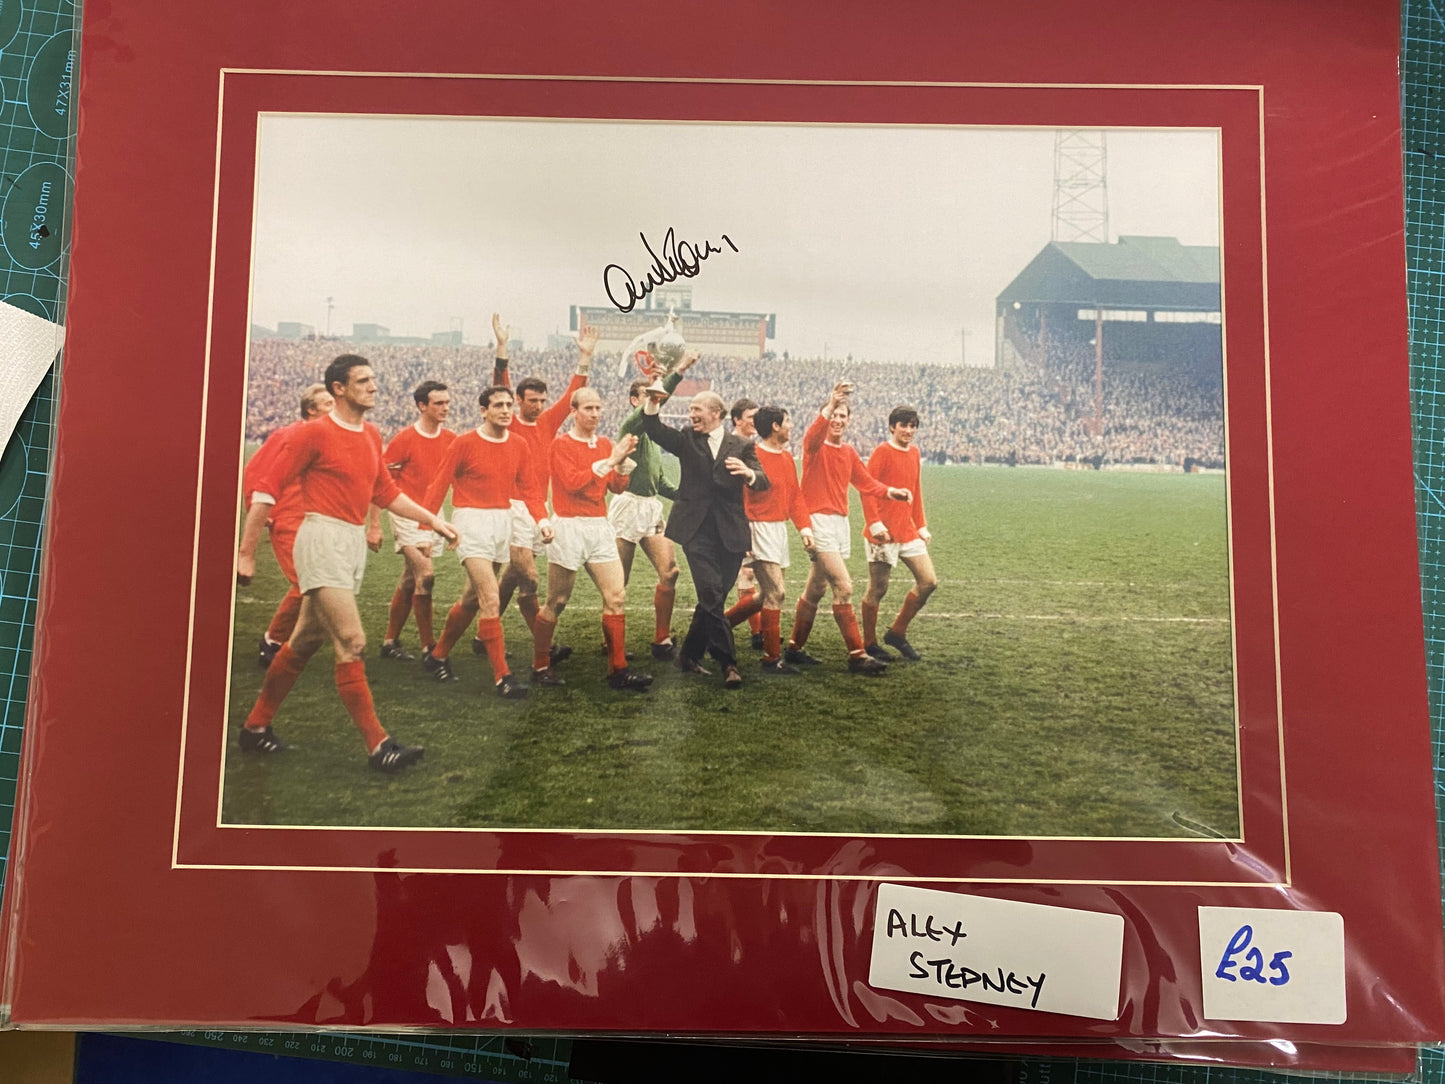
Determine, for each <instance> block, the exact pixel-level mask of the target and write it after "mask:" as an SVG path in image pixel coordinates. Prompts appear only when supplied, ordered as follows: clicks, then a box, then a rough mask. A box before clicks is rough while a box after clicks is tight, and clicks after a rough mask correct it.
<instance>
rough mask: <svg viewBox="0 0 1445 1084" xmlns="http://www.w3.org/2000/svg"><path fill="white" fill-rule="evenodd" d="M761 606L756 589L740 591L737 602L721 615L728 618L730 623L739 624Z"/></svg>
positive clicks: (748, 618)
mask: <svg viewBox="0 0 1445 1084" xmlns="http://www.w3.org/2000/svg"><path fill="white" fill-rule="evenodd" d="M762 608H763V600H762V597H761V596H760V595H759V594H758V593H757V592H756V591H740V592H739V593H738V600H737V602H736V603H734V604H733V607H732V609H730V610H728V611H727V612H726V613H724V614H723V616H724V617H726V618H727V619H728V622H729V623H730V624H732V625H734V626H736V625H741V624H742V623H743V622H744V621H748V620H751V618H752V617H753V615H754V614H756V613H757V612H758V611H759V610H761V609H762Z"/></svg>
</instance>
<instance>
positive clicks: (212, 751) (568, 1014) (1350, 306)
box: [5, 0, 1445, 1046]
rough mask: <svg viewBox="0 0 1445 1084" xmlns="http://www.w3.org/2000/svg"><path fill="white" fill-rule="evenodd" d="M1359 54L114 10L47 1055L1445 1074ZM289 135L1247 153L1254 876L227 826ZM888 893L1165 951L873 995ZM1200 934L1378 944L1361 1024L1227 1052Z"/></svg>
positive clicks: (48, 572) (77, 403)
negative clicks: (359, 1035) (748, 1044)
mask: <svg viewBox="0 0 1445 1084" xmlns="http://www.w3.org/2000/svg"><path fill="white" fill-rule="evenodd" d="M1323 14H1324V15H1325V17H1321V15H1322V13H1321V12H1320V11H1319V10H1317V9H1314V10H1310V11H1308V12H1305V11H1302V10H1301V9H1299V7H1298V5H1294V4H1291V3H1285V2H1274V3H1222V2H1221V3H1210V4H1205V5H1203V6H1200V5H1194V6H1193V7H1191V8H1189V9H1188V10H1187V11H1185V10H1180V11H1174V10H1159V11H1153V12H1151V13H1150V15H1149V18H1148V19H1147V20H1143V19H1141V18H1140V17H1139V15H1138V12H1137V9H1136V8H1134V7H1132V6H1130V5H1125V4H1117V3H1095V4H1091V5H1082V6H1081V5H1074V4H1064V3H1042V4H1038V5H1032V6H1030V8H1029V9H1028V10H1020V11H1016V12H1009V13H1002V12H999V13H990V14H987V15H980V14H979V13H977V12H970V11H966V10H964V9H961V8H955V9H951V10H943V9H940V8H938V6H936V5H921V4H920V5H904V6H903V7H902V8H898V7H895V8H892V9H890V14H889V16H888V18H887V20H886V21H884V20H883V19H882V17H881V16H880V15H879V14H878V13H877V11H876V9H874V8H872V7H865V6H864V5H861V4H845V5H828V6H826V7H824V6H822V5H818V6H817V7H816V8H810V7H808V6H799V5H793V6H791V7H788V8H777V7H774V6H772V5H765V4H744V5H737V4H733V5H728V6H726V7H723V6H722V5H717V6H688V7H686V8H685V9H679V7H678V6H677V5H668V4H653V3H646V4H643V5H640V6H635V7H633V8H632V9H630V10H629V12H628V20H627V22H626V23H625V24H621V23H619V22H617V21H616V19H615V17H614V15H613V14H612V13H611V12H609V11H606V10H603V9H598V8H595V7H588V6H584V5H569V4H541V5H528V6H526V7H525V8H516V7H512V6H501V5H480V6H479V5H476V4H470V3H467V4H464V3H430V4H426V5H424V6H421V7H419V8H415V9H412V10H406V11H402V10H400V9H398V8H396V7H395V6H394V5H391V6H388V5H382V4H376V3H360V4H358V3H348V4H339V3H323V2H315V3H306V4H300V5H298V4H292V3H284V4H283V3H271V2H262V3H257V4H250V5H243V6H239V7H237V8H236V9H235V10H216V11H208V12H206V13H205V14H204V15H203V16H200V15H195V14H194V13H192V15H191V16H190V17H189V18H187V19H186V20H184V21H181V20H177V19H176V18H175V17H174V13H173V12H172V11H171V10H170V9H168V8H167V6H166V5H162V4H159V3H154V2H151V0H146V2H143V3H131V4H126V5H123V6H120V7H115V8H112V7H111V6H109V5H107V4H104V3H95V4H90V5H88V6H87V8H86V11H85V22H84V33H83V40H82V69H81V91H80V103H81V128H80V142H79V150H78V175H77V178H76V185H77V196H76V209H75V225H74V234H73V236H74V242H73V260H72V286H71V298H70V305H69V310H68V311H69V312H70V315H71V327H70V329H69V334H68V337H69V344H70V345H69V349H68V351H67V355H66V361H65V369H64V373H63V385H62V392H61V408H60V419H59V425H58V438H57V439H58V446H57V449H56V456H55V478H54V489H53V494H54V500H53V504H52V515H51V523H50V527H49V535H48V540H47V553H46V567H45V580H44V586H43V592H42V611H41V614H40V617H39V620H38V622H37V625H38V629H39V636H38V644H37V650H36V664H35V665H36V672H35V676H34V681H33V682H32V704H31V709H30V719H29V722H28V729H27V745H26V751H25V765H26V768H25V775H24V779H23V783H22V792H21V796H20V803H19V806H18V813H17V824H16V843H15V857H14V864H13V865H12V870H13V873H12V886H11V887H12V891H11V892H10V894H9V896H8V899H7V912H6V931H7V938H6V947H7V950H8V953H7V960H6V964H7V974H6V996H5V1002H6V1004H7V1005H8V1007H9V1013H10V1018H11V1020H12V1021H13V1022H15V1023H17V1024H20V1025H22V1026H24V1025H55V1026H82V1025H87V1024H105V1025H107V1026H112V1027H113V1026H125V1025H157V1024H186V1025H197V1024H207V1025H217V1026H239V1025H277V1024H295V1025H326V1026H331V1027H336V1026H348V1027H349V1026H373V1027H377V1028H397V1027H403V1026H438V1027H444V1026H487V1027H497V1028H516V1029H525V1030H560V1031H571V1032H578V1031H607V1030H618V1031H633V1032H635V1031H646V1030H664V1031H669V1032H674V1033H683V1032H696V1033H712V1034H718V1033H744V1032H764V1033H776V1034H791V1035H797V1034H803V1035H810V1034H818V1035H822V1034H833V1033H845V1034H852V1035H876V1036H888V1037H900V1036H915V1037H918V1036H930V1037H940V1038H944V1037H946V1038H951V1039H959V1040H963V1039H967V1038H968V1037H970V1036H971V1035H974V1034H978V1033H987V1034H989V1035H990V1036H991V1037H994V1036H998V1035H1000V1034H1002V1035H1017V1036H1021V1037H1022V1036H1031V1035H1054V1036H1063V1037H1078V1038H1106V1039H1131V1040H1138V1039H1154V1038H1171V1037H1187V1038H1210V1037H1219V1038H1230V1039H1243V1040H1256V1039H1269V1038H1273V1037H1276V1036H1279V1035H1282V1034H1286V1033H1287V1034H1288V1035H1290V1036H1291V1037H1293V1038H1295V1039H1297V1040H1300V1041H1304V1042H1311V1043H1337V1044H1341V1045H1353V1046H1365V1045H1369V1044H1375V1043H1413V1042H1419V1041H1425V1040H1429V1039H1439V1038H1442V1037H1445V993H1442V991H1445V983H1442V974H1445V964H1442V946H1441V930H1440V919H1439V916H1440V910H1439V904H1440V896H1439V879H1438V864H1437V857H1436V850H1435V829H1434V823H1435V822H1434V808H1433V803H1432V795H1431V786H1430V756H1429V746H1428V725H1427V717H1426V705H1425V696H1424V690H1425V681H1424V649H1423V642H1422V635H1421V623H1420V613H1419V583H1418V574H1417V557H1416V548H1415V519H1414V504H1413V500H1414V494H1413V486H1412V483H1411V471H1410V463H1411V459H1410V453H1411V449H1410V440H1409V432H1410V429H1409V416H1408V395H1407V371H1406V337H1405V336H1406V319H1405V317H1406V314H1405V307H1404V299H1405V289H1404V260H1403V225H1402V196H1401V183H1400V145H1399V124H1398V119H1397V118H1398V115H1399V111H1398V89H1397V83H1396V71H1395V63H1394V57H1395V50H1396V42H1397V40H1398V23H1397V19H1398V13H1397V11H1396V10H1395V8H1394V6H1393V5H1391V4H1389V3H1370V4H1349V5H1344V4H1341V5H1335V6H1333V7H1332V8H1331V9H1330V10H1329V11H1328V12H1325V13H1323ZM272 113H296V114H367V115H375V116H390V115H445V116H461V117H471V116H489V117H517V118H589V119H609V118H630V119H637V118H642V119H647V120H687V121H697V120H702V121H712V122H717V123H738V122H746V123H756V124H777V123H794V124H825V123H827V124H852V125H884V126H886V125H940V126H949V125H979V126H999V127H1010V126H1047V127H1070V128H1114V127H1118V128H1132V127H1157V128H1164V129H1172V128H1212V129H1217V130H1218V131H1219V133H1220V148H1221V170H1220V185H1221V211H1222V222H1223V227H1222V236H1223V243H1222V252H1223V288H1224V293H1225V295H1226V297H1227V299H1228V300H1227V305H1228V320H1227V322H1226V326H1225V330H1224V347H1225V350H1224V354H1225V374H1226V388H1227V392H1226V409H1227V421H1228V454H1229V476H1228V499H1229V516H1230V524H1229V525H1230V558H1231V564H1230V570H1231V581H1230V591H1231V599H1232V605H1233V609H1232V614H1233V631H1234V660H1233V661H1234V681H1235V688H1234V692H1235V707H1236V716H1237V725H1238V731H1237V737H1238V757H1239V772H1240V791H1239V807H1240V819H1241V823H1242V825H1243V826H1244V827H1243V829H1242V832H1241V834H1240V836H1239V838H1237V839H1222V840H1217V839H1199V840H1193V841H1184V842H1181V841H1178V840H1173V841H1169V842H1162V841H1158V840H1135V839H1127V840H1126V839H1078V838H1037V839H1034V838H1030V839H1020V838H997V839H989V838H976V837H956V838H936V837H923V836H918V837H899V836H887V837H882V836H879V837H872V836H863V837H857V838H839V837H837V836H829V835H822V834H818V835H807V834H783V833H777V834H767V833H762V832H756V833H737V832H729V833H711V834H710V833H706V832H698V831H690V832H686V833H679V832H647V833H641V832H628V831H623V830H618V831H614V832H606V833H596V832H592V833H585V832H569V831H541V830H538V831H515V830H514V831H495V832H492V831H479V830H467V831H447V830H426V831H418V830H409V829H391V828H388V829H382V828H349V829H327V830H316V829H310V828H294V827H293V828H285V827H274V828H266V829H265V830H262V829H259V828H252V827H237V826H234V825H227V824H224V823H222V822H221V820H220V818H219V817H218V816H217V812H216V811H217V809H218V804H219V802H220V801H221V798H222V795H221V788H222V756H223V751H224V749H223V746H224V737H225V736H224V735H223V734H222V730H223V729H224V727H223V720H224V718H225V704H226V696H227V681H228V670H227V666H228V662H229V646H228V645H229V637H230V630H231V622H232V610H233V605H234V598H233V593H232V583H233V579H232V577H233V560H234V538H235V531H236V525H237V520H236V509H235V500H234V498H235V493H236V489H237V484H238V482H237V479H238V475H239V470H240V465H241V464H240V458H239V452H240V448H241V430H240V426H239V424H238V421H239V416H240V415H241V413H242V409H241V404H242V402H243V398H244V396H245V393H246V385H245V380H246V373H245V356H246V336H247V333H248V320H249V316H250V310H249V307H248V306H249V293H248V290H249V275H250V270H251V259H252V257H253V253H252V251H251V245H252V230H253V205H254V198H255V183H256V177H257V168H258V166H257V140H256V131H257V119H258V117H260V116H261V115H263V114H272ZM1347 432H1353V433H1355V434H1361V435H1363V434H1368V437H1369V440H1368V448H1369V453H1368V454H1358V451H1356V450H1355V448H1357V446H1358V445H1357V442H1356V440H1353V439H1342V434H1344V433H1347ZM142 446H143V447H144V452H143V453H142V454H141V455H135V454H134V453H131V454H126V453H127V452H128V451H129V450H130V449H135V448H138V447H142ZM118 464H123V465H122V466H119V467H118ZM139 522H144V524H145V525H146V530H145V531H144V532H142V531H140V530H131V529H129V526H130V525H133V524H137V523H139ZM116 525H125V526H126V528H127V529H123V530H117V529H115V526H116ZM98 644H103V645H104V650H98V649H97V645H98ZM882 880H887V881H899V882H909V883H918V884H926V885H928V886H930V887H934V888H949V889H955V890H959V891H969V892H976V893H980V894H984V895H993V896H1001V897H1005V898H1009V899H1015V900H1020V901H1025V902H1035V903H1052V904H1056V905H1062V906H1072V907H1078V908H1083V909H1087V910H1096V911H1103V912H1108V913H1111V914H1119V915H1122V916H1123V917H1124V919H1125V923H1126V933H1125V948H1124V966H1123V988H1122V992H1121V1006H1122V1008H1121V1012H1120V1015H1119V1017H1118V1019H1117V1020H1114V1021H1108V1022H1098V1021H1086V1020H1082V1019H1075V1018H1068V1017H1061V1016H1043V1015H1039V1014H1031V1013H1027V1012H1021V1011H1012V1010H1006V1009H1002V1010H1000V1009H987V1010H986V1011H979V1010H977V1009H976V1008H974V1007H969V1008H968V1009H967V1010H966V1011H965V1010H964V1009H963V1008H962V1004H961V1003H959V1002H950V1001H946V1000H940V1001H937V1002H930V1001H928V1000H927V999H922V998H917V997H913V996H912V995H902V996H900V995H897V994H893V993H883V992H881V991H877V990H873V989H870V988H869V987H868V986H867V983H866V977H867V967H868V952H869V943H870V939H871V935H872V921H873V919H872V902H873V895H874V892H875V890H876V885H877V883H878V882H879V881H882ZM1203 904H1208V905H1224V906H1245V907H1261V906H1262V907H1280V908H1296V909H1304V910H1330V911H1338V912H1340V913H1341V914H1342V915H1343V916H1344V921H1345V928H1346V930H1347V932H1348V940H1347V988H1346V994H1347V1002H1348V1005H1349V1010H1350V1011H1349V1016H1348V1019H1347V1021H1346V1022H1345V1023H1344V1024H1340V1025H1333V1026H1328V1027H1327V1026H1321V1025H1291V1026H1290V1027H1289V1028H1288V1029H1287V1031H1285V1030H1282V1029H1281V1026H1279V1025H1272V1024H1264V1023H1233V1024H1221V1023H1216V1022H1212V1021H1206V1020H1205V1019H1204V1018H1203V1014H1202V1009H1201V1001H1200V990H1199V976H1198V959H1199V948H1198V936H1197V927H1196V915H1197V908H1198V907H1199V906H1200V905H1203ZM459 952H461V953H463V954H464V955H465V956H466V958H467V960H468V961H469V963H468V965H467V967H466V968H464V969H461V968H458V967H457V966H456V960H457V959H458V953H459ZM445 961H450V963H443V965H442V966H441V967H440V968H439V966H438V965H439V962H445ZM438 974H441V975H444V976H445V978H444V979H443V980H442V984H443V987H444V989H445V991H446V992H445V996H444V997H440V998H439V997H438V995H437V991H436V982H437V981H438V980H437V975H438Z"/></svg>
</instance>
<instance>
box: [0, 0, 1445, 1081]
mask: <svg viewBox="0 0 1445 1084" xmlns="http://www.w3.org/2000/svg"><path fill="white" fill-rule="evenodd" d="M1403 12H1404V41H1403V43H1402V80H1403V83H1402V86H1403V91H1404V140H1405V186H1406V230H1407V252H1408V260H1409V276H1410V301H1411V325H1410V336H1411V356H1412V362H1413V364H1412V391H1413V396H1414V400H1413V401H1414V409H1415V425H1416V430H1415V432H1416V482H1417V496H1418V508H1419V523H1420V547H1421V562H1422V564H1421V572H1422V578H1423V583H1424V603H1425V624H1426V639H1427V642H1428V645H1429V649H1430V657H1429V678H1430V696H1431V709H1432V716H1433V719H1434V753H1435V770H1436V779H1437V784H1436V791H1437V800H1438V799H1439V798H1440V797H1441V795H1442V792H1445V707H1442V705H1445V582H1442V577H1445V184H1442V170H1445V142H1442V139H1441V134H1440V133H1441V126H1442V124H1445V102H1442V94H1445V10H1442V8H1441V7H1440V6H1439V5H1438V4H1437V3H1436V2H1435V0H1405V3H1404V5H1403ZM77 20H78V13H77V10H76V6H75V5H74V4H73V3H72V2H71V0H0V95H3V102H0V141H3V144H0V188H3V194H0V242H3V251H0V297H3V299H4V300H5V301H7V302H9V303H10V304H13V305H18V306H19V307H21V308H24V309H27V310H28V311H31V312H33V313H36V314H37V315H42V316H45V317H47V318H50V319H54V320H57V321H60V322H63V321H64V305H65V300H64V298H65V290H64V286H65V277H64V276H65V269H66V252H65V241H66V238H67V236H68V231H67V230H65V228H64V220H63V215H64V213H65V211H66V209H65V208H61V209H60V210H59V211H58V212H57V215H56V218H55V219H53V220H52V224H51V226H50V236H49V237H48V238H46V239H44V240H42V242H41V244H40V246H39V247H35V246H32V245H30V244H28V243H27V244H22V243H17V235H18V234H19V233H20V229H19V227H20V223H21V218H20V216H21V215H22V214H24V215H26V216H27V217H25V218H24V224H25V226H26V227H27V231H26V240H28V239H29V237H28V226H29V223H30V218H29V217H28V215H29V209H30V208H33V206H34V192H35V190H37V189H38V187H39V185H40V184H41V183H42V182H43V181H45V180H50V181H51V182H52V190H53V187H54V186H55V185H56V184H57V183H58V184H59V186H60V187H62V188H64V187H65V186H66V185H67V184H68V180H69V175H70V171H71V170H72V169H73V156H72V151H73V143H72V141H71V130H72V128H73V122H74V117H73V115H72V113H71V111H70V109H69V98H68V97H61V98H57V95H56V87H57V86H60V87H63V88H65V89H67V90H68V86H69V81H68V78H67V74H68V71H69V68H68V67H67V65H70V64H72V63H73V59H74V55H73V53H72V50H73V49H74V48H75V45H74V31H75V28H76V26H77ZM53 410H54V400H53V397H52V394H51V378H50V377H47V378H46V380H45V382H44V383H43V384H42V385H41V387H40V389H39V391H38V393H37V394H36V396H35V398H34V400H33V401H32V402H31V403H30V405H29V407H28V408H27V409H26V411H25V413H24V415H23V417H22V418H21V421H20V425H19V427H18V429H17V431H16V433H15V435H14V437H13V438H12V439H11V441H10V443H9V445H8V446H7V447H6V448H5V451H4V454H3V457H0V694H3V704H0V837H3V838H0V843H3V845H4V847H8V844H9V834H10V824H11V821H12V819H13V815H14V794H15V781H16V777H17V772H18V767H19V750H20V740H21V731H22V726H23V721H24V713H25V698H26V692H27V688H28V675H29V672H30V657H31V642H32V633H33V628H34V620H35V606H36V590H37V586H38V585H37V574H38V568H39V544H40V535H41V530H42V524H43V521H44V510H45V505H44V500H45V493H46V486H47V468H48V466H49V456H50V439H51V431H52V423H53ZM1442 856H1445V851H1442ZM3 862H4V851H3V849H0V885H3V881H4V873H5V869H4V866H3ZM157 1037H158V1038H159V1037H160V1036H157ZM169 1038H170V1039H172V1040H178V1041H182V1042H187V1043H195V1044H201V1045H209V1046H218V1047H227V1048H231V1049H245V1050H252V1051H258V1052H264V1053H271V1054H283V1055H291V1056H299V1057H312V1058H327V1059H333V1060H342V1061H349V1062H356V1063H362V1064H373V1065H377V1066H380V1067H384V1068H390V1069H410V1070H418V1071H421V1072H428V1073H438V1074H445V1075H449V1076H459V1077H470V1078H475V1079H486V1080H499V1081H523V1082H529V1084H530V1082H537V1084H553V1082H556V1084H565V1082H566V1081H568V1079H569V1078H568V1075H567V1064H568V1058H569V1043H568V1042H567V1040H565V1039H531V1040H525V1039H515V1038H509V1039H503V1038H500V1037H490V1036H482V1035H445V1036H436V1037H423V1036H417V1035H366V1036H358V1035H347V1034H334V1033H318V1034H285V1033H280V1032H259V1033H258V1032H249V1033H231V1032H219V1031H195V1032H181V1033H176V1034H174V1035H172V1036H169ZM1018 1078H1019V1080H1020V1081H1032V1082H1038V1084H1042V1082H1049V1084H1075V1082H1077V1084H1084V1082H1090V1084H1098V1082H1105V1081H1138V1082H1149V1084H1156V1082H1157V1084H1163V1082H1166V1081H1167V1082H1177V1084H1189V1082H1193V1081H1200V1082H1209V1081H1213V1082H1215V1084H1226V1082H1227V1084H1235V1082H1240V1084H1253V1082H1257V1081H1260V1080H1264V1079H1272V1078H1270V1077H1268V1076H1267V1075H1266V1074H1260V1073H1255V1072H1248V1071H1243V1070H1233V1069H1211V1068H1203V1067H1182V1066H1167V1067H1165V1066H1149V1065H1126V1064H1119V1063H1102V1062H1074V1061H1059V1062H1031V1063H1029V1066H1028V1068H1027V1069H1021V1071H1020V1073H1019V1074H1018ZM1297 1079H1298V1078H1297ZM1330 1079H1337V1078H1334V1077H1332V1078H1330ZM1421 1079H1422V1080H1424V1081H1426V1082H1427V1084H1445V1052H1441V1051H1439V1050H1429V1051H1425V1052H1424V1054H1423V1055H1422V1059H1421Z"/></svg>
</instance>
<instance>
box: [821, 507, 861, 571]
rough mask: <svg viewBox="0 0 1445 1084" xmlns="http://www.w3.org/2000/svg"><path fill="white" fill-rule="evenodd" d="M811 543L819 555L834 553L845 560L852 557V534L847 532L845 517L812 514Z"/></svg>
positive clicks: (846, 518)
mask: <svg viewBox="0 0 1445 1084" xmlns="http://www.w3.org/2000/svg"><path fill="white" fill-rule="evenodd" d="M812 519H813V542H814V544H815V545H816V547H817V550H818V552H819V553H836V554H837V555H838V556H840V557H842V558H843V560H845V561H846V560H847V559H848V558H849V557H852V556H853V533H852V532H851V531H849V530H848V517H847V516H834V515H830V514H829V513H827V512H814V513H813V516H812Z"/></svg>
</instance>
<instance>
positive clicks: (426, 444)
mask: <svg viewBox="0 0 1445 1084" xmlns="http://www.w3.org/2000/svg"><path fill="white" fill-rule="evenodd" d="M456 439H457V435H456V434H455V433H453V432H452V431H451V430H450V429H438V430H437V431H436V432H435V433H433V434H431V435H430V436H428V435H427V434H426V433H423V432H422V431H421V427H420V426H419V425H416V424H412V425H408V426H407V427H406V428H405V429H403V430H402V431H401V432H400V433H398V434H397V435H396V436H394V437H392V438H391V443H390V444H388V445H387V446H386V451H385V452H383V453H382V458H383V459H385V460H386V469H387V470H389V471H391V476H392V478H393V479H395V481H396V484H397V485H398V486H400V487H401V491H402V492H403V493H405V494H406V495H407V496H408V497H410V498H411V499H412V500H414V501H416V502H417V504H420V505H423V506H424V507H426V508H428V509H429V510H431V511H433V512H435V511H437V510H438V509H439V508H440V507H441V505H439V504H438V505H430V504H427V503H426V502H425V501H424V500H423V499H422V498H424V497H425V496H426V491H427V488H428V487H429V486H430V485H431V483H432V479H433V478H435V477H436V476H437V471H439V470H440V469H441V465H442V463H443V461H445V460H446V457H447V452H448V451H450V450H451V446H452V443H453V442H454V441H455V440H456Z"/></svg>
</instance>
